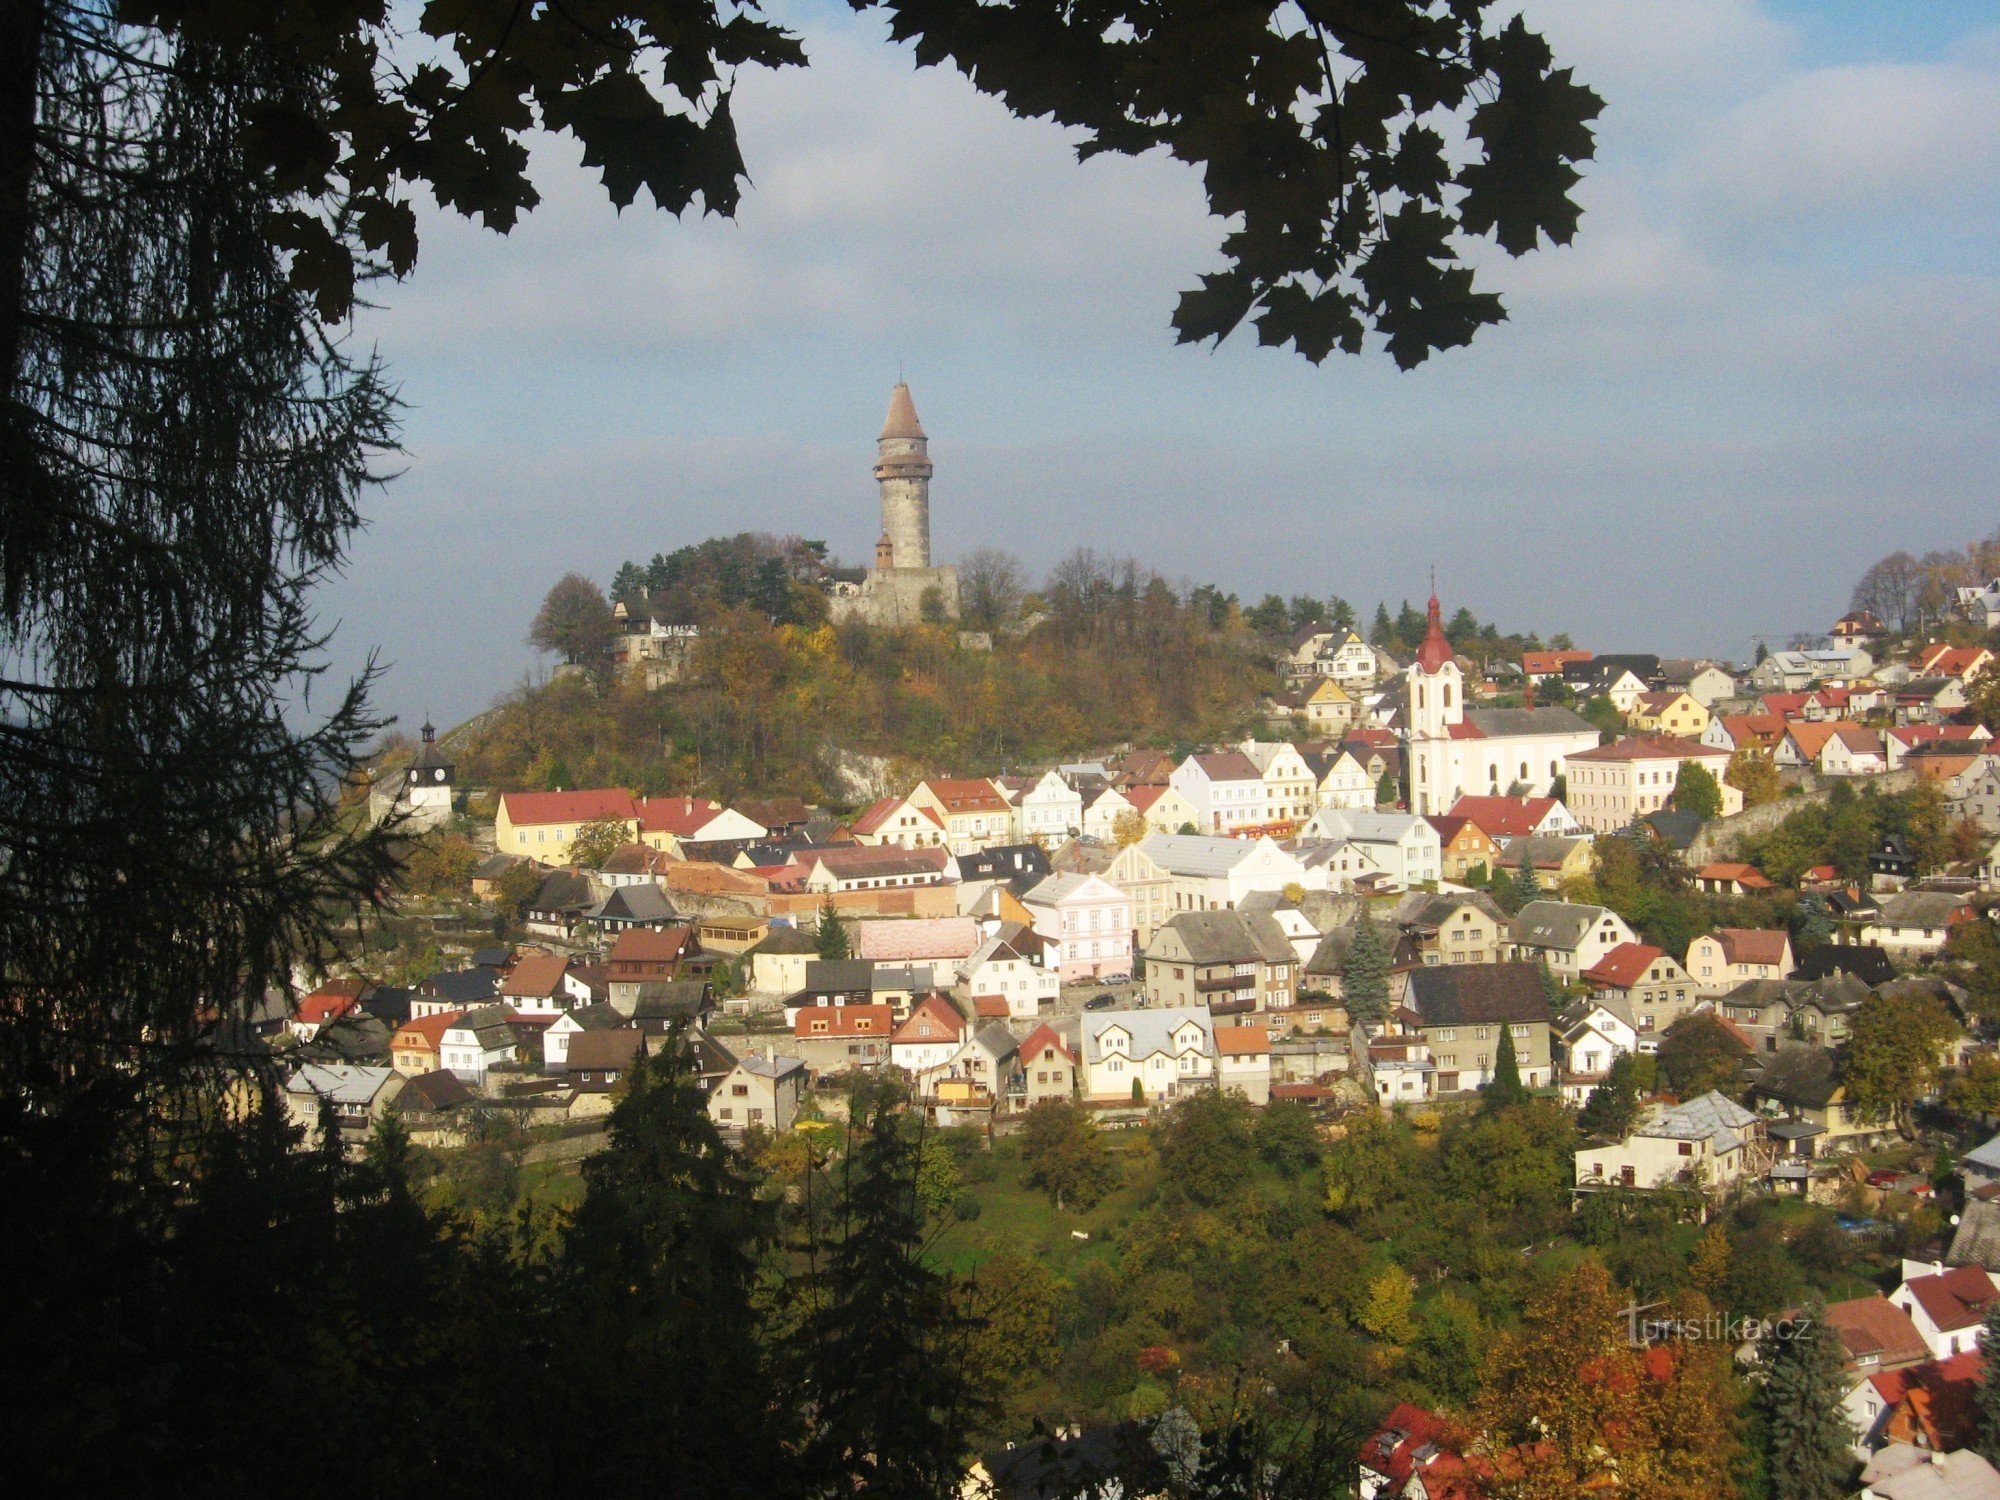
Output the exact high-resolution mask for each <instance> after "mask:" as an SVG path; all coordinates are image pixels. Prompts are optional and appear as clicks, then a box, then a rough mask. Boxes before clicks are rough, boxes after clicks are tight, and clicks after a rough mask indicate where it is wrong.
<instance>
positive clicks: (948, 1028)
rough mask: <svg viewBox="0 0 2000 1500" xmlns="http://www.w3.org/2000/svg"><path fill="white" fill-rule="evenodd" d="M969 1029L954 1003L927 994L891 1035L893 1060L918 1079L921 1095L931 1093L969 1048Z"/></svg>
mask: <svg viewBox="0 0 2000 1500" xmlns="http://www.w3.org/2000/svg"><path fill="white" fill-rule="evenodd" d="M967 1030H968V1028H967V1026H966V1020H965V1017H964V1016H962V1015H960V1014H959V1013H958V1011H957V1009H956V1008H955V1007H954V1006H953V1005H952V1004H951V1002H950V1001H948V1000H946V999H944V998H943V997H942V996H940V995H926V996H925V997H924V998H923V999H922V1000H920V1001H919V1002H918V1003H917V1004H916V1005H915V1006H914V1007H913V1008H912V1009H911V1011H910V1014H909V1016H908V1018H907V1019H906V1020H905V1021H904V1022H903V1024H902V1025H900V1026H898V1027H897V1028H896V1030H895V1031H894V1033H893V1034H891V1036H890V1038H889V1061H890V1063H891V1064H893V1065H894V1066H896V1067H898V1068H901V1069H902V1070H903V1071H904V1072H905V1073H908V1074H909V1075H910V1077H912V1078H913V1079H915V1080H916V1082H917V1092H918V1093H919V1094H926V1093H929V1092H930V1085H931V1084H932V1083H933V1082H934V1081H935V1080H936V1079H937V1078H938V1077H939V1076H941V1075H942V1074H943V1073H944V1071H945V1070H946V1069H947V1068H948V1067H949V1066H950V1064H951V1060H952V1059H953V1058H954V1057H956V1056H958V1051H959V1048H960V1047H962V1046H964V1045H965V1038H966V1034H967Z"/></svg>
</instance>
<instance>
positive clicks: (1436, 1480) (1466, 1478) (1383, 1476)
mask: <svg viewBox="0 0 2000 1500" xmlns="http://www.w3.org/2000/svg"><path fill="white" fill-rule="evenodd" d="M1567 654H1568V653H1565V652H1535V651H1530V652H1529V653H1527V656H1528V658H1533V657H1535V656H1539V655H1567ZM1473 1437H1474V1434H1473V1433H1472V1432H1471V1431H1470V1430H1468V1429H1465V1428H1461V1427H1459V1426H1457V1425H1456V1424H1454V1423H1451V1422H1447V1421H1446V1420H1445V1419H1444V1418H1442V1417H1439V1416H1435V1415H1433V1414H1432V1413H1431V1412H1428V1411H1426V1410H1425V1409H1424V1408H1423V1407H1421V1406H1412V1405H1411V1404H1410V1403H1409V1402H1407V1401H1404V1402H1400V1403H1398V1404H1397V1405H1396V1406H1394V1407H1392V1408H1391V1409H1390V1411H1389V1414H1388V1416H1386V1417H1384V1418H1383V1419H1382V1425H1381V1426H1380V1427H1378V1428H1376V1429H1375V1431H1374V1432H1373V1433H1372V1434H1371V1435H1370V1436H1369V1438H1368V1440H1367V1441H1366V1442H1365V1443H1363V1444H1362V1445H1361V1453H1360V1460H1359V1463H1358V1466H1357V1467H1358V1470H1359V1474H1358V1477H1357V1479H1356V1482H1355V1487H1354V1493H1355V1495H1356V1497H1357V1500H1480V1497H1482V1496H1483V1495H1484V1494H1485V1493H1486V1486H1485V1484H1484V1482H1483V1478H1484V1470H1483V1466H1475V1464H1474V1463H1473V1462H1472V1461H1470V1460H1468V1459H1467V1458H1466V1456H1465V1455H1466V1450H1467V1449H1468V1448H1469V1447H1470V1446H1471V1444H1472V1440H1473Z"/></svg>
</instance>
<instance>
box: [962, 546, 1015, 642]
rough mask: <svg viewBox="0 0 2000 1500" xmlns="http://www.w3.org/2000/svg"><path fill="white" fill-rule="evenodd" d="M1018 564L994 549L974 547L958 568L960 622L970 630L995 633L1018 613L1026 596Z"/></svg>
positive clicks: (1007, 555) (1010, 554)
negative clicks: (1023, 597) (994, 631)
mask: <svg viewBox="0 0 2000 1500" xmlns="http://www.w3.org/2000/svg"><path fill="white" fill-rule="evenodd" d="M1025 578H1026V574H1025V573H1024V572H1023V571H1022V568H1021V560H1020V559H1019V558H1017V557H1015V556H1014V555H1013V554H1012V553H1008V552H1002V551H1000V550H999V549H998V548H996V547H976V548H974V549H973V550H972V551H970V552H968V553H966V555H965V556H964V558H962V559H961V560H960V562H959V565H958V597H959V607H960V609H961V610H962V614H961V615H960V619H961V620H962V621H963V622H964V624H965V626H966V628H967V629H969V630H997V629H999V628H1000V627H1001V626H1002V625H1007V624H1011V623H1012V622H1013V621H1014V620H1015V619H1016V618H1017V617H1018V616H1019V615H1020V613H1021V599H1022V596H1023V595H1024V594H1025V593H1026V588H1027V586H1026V583H1025V581H1024V580H1025Z"/></svg>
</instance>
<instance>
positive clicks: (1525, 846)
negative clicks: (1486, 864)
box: [1494, 834, 1597, 895]
mask: <svg viewBox="0 0 2000 1500" xmlns="http://www.w3.org/2000/svg"><path fill="white" fill-rule="evenodd" d="M1523 864H1525V865H1526V866H1527V867H1528V873H1529V874H1531V875H1533V876H1534V877H1535V884H1536V885H1537V886H1539V887H1541V889H1543V890H1545V891H1550V892H1553V893H1554V894H1557V895H1560V894H1561V893H1562V889H1563V887H1564V885H1565V884H1567V883H1568V882H1570V881H1572V880H1586V879H1588V878H1589V876H1590V872H1591V871H1592V870H1594V869H1596V868H1597V850H1596V848H1595V846H1594V845H1593V844H1592V842H1591V840H1589V839H1587V838H1551V837H1548V836H1546V835H1540V834H1537V835H1532V836H1530V837H1527V838H1518V839H1509V840H1508V841H1507V845H1506V847H1505V848H1503V849H1502V850H1501V851H1500V863H1499V864H1498V865H1496V866H1495V867H1494V868H1495V870H1496V871H1498V870H1519V869H1520V868H1521V866H1522V865H1523Z"/></svg>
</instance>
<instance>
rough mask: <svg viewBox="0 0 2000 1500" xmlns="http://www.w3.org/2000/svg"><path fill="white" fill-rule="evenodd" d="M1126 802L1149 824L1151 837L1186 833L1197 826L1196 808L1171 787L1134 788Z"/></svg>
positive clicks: (1127, 790) (1128, 793) (1128, 789)
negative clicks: (1154, 834) (1155, 834)
mask: <svg viewBox="0 0 2000 1500" xmlns="http://www.w3.org/2000/svg"><path fill="white" fill-rule="evenodd" d="M1125 800H1126V801H1127V802H1130V803H1131V804H1132V808H1133V810H1134V811H1135V812H1137V813H1138V814H1139V816H1140V817H1142V818H1144V819H1145V820H1146V831H1147V832H1149V833H1186V832H1189V831H1190V830H1192V829H1194V828H1196V827H1197V826H1198V824H1197V819H1198V818H1199V817H1200V816H1201V815H1200V814H1199V813H1198V812H1196V811H1195V806H1194V804H1193V803H1192V802H1190V801H1188V799H1187V798H1185V797H1183V796H1182V795H1181V794H1180V792H1179V791H1177V790H1176V789H1174V788H1173V787H1170V786H1150V785H1141V786H1131V787H1127V788H1126V789H1125Z"/></svg>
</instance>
